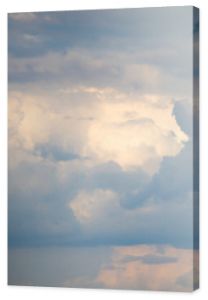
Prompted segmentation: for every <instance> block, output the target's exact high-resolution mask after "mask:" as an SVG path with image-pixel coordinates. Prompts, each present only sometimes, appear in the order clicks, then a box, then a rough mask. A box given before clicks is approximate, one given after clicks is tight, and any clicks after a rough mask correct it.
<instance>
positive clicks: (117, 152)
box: [10, 87, 188, 174]
mask: <svg viewBox="0 0 208 300" xmlns="http://www.w3.org/2000/svg"><path fill="white" fill-rule="evenodd" d="M134 96H135V95H134ZM13 97H14V98H12V99H11V100H10V132H12V131H15V134H13V135H12V134H11V136H10V142H11V143H12V141H13V142H14V139H15V140H17V139H18V140H19V143H21V144H22V145H23V147H25V148H26V149H30V150H34V149H36V148H37V149H44V148H45V149H46V147H47V148H48V147H50V146H51V148H52V149H57V150H56V153H58V152H60V153H66V152H68V153H69V154H70V155H69V156H70V157H73V158H86V159H87V160H90V161H92V162H93V163H94V164H102V163H107V162H109V161H113V162H115V163H116V164H118V165H119V166H120V167H121V168H122V169H123V170H129V169H135V168H141V169H143V170H144V171H145V172H147V173H149V174H154V173H155V172H156V171H157V170H158V168H159V166H160V162H161V160H162V159H163V157H166V156H175V155H177V154H178V153H179V152H180V151H181V149H182V148H183V145H184V143H185V142H186V141H187V140H188V136H187V135H186V134H185V133H184V132H183V131H182V130H181V129H180V127H179V126H178V124H177V122H176V119H175V117H174V115H173V108H174V104H173V103H172V102H171V101H167V102H166V103H165V101H164V99H162V100H161V101H160V99H159V97H154V96H151V95H150V96H149V97H148V96H146V97H144V99H140V98H139V99H137V98H135V99H134V98H133V99H132V96H131V95H128V94H124V93H122V94H120V93H119V92H117V91H116V90H111V89H107V90H106V89H96V88H93V87H91V88H84V87H80V89H78V90H75V91H73V90H72V91H71V93H70V94H69V95H68V96H65V97H66V99H65V104H64V105H63V106H62V108H57V104H56V103H57V102H56V100H54V102H53V97H52V99H50V102H49V100H48V102H47V101H46V100H45V99H41V97H35V96H31V95H27V94H26V95H25V94H20V95H18V94H17V95H14V96H13ZM42 97H43V96H42ZM57 97H58V95H57ZM68 97H69V98H68ZM77 97H78V99H79V101H76V102H75V99H76V98H77ZM88 97H89V98H88ZM135 97H136V96H135ZM137 97H138V96H137ZM84 99H85V100H84ZM87 99H89V101H87ZM81 100H82V101H83V102H82V104H81ZM17 106H18V109H17ZM13 138H14V139H13ZM41 145H42V146H41ZM44 145H45V146H44ZM58 148H61V150H60V151H59V150H58ZM52 151H53V150H52ZM40 152H41V151H40ZM46 152H47V151H46ZM46 152H45V153H46ZM53 153H54V152H53ZM40 154H41V153H40ZM52 156H54V155H53V154H52ZM55 156H56V155H55ZM62 156H63V155H62ZM65 157H66V156H65ZM70 157H69V159H70Z"/></svg>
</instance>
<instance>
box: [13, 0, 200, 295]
mask: <svg viewBox="0 0 208 300" xmlns="http://www.w3.org/2000/svg"><path fill="white" fill-rule="evenodd" d="M198 48H199V12H198V9H197V8H194V7H191V6H184V7H161V8H135V9H107V10H85V11H56V12H23V13H10V14H9V15H8V98H9V100H8V106H9V115H8V117H9V124H8V125H9V126H8V127H9V137H8V148H9V161H8V181H9V182H8V284H9V285H21V286H22V285H24V286H51V287H72V288H102V289H130V290H157V291H178V292H180V291H181V292H190V291H193V290H195V289H197V288H198V286H199V275H198V274H199V268H198V265H199V264H198V261H199V230H198V223H199V216H198V211H199V104H198V100H199V89H198V86H199V63H198V62H199V54H198Z"/></svg>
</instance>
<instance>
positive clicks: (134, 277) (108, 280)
mask: <svg viewBox="0 0 208 300" xmlns="http://www.w3.org/2000/svg"><path fill="white" fill-rule="evenodd" d="M130 253H131V255H132V258H133V257H134V258H135V260H133V259H131V260H129V261H128V257H129V254H130ZM155 253H157V250H156V249H155V248H154V246H152V247H147V246H134V247H126V248H125V247H121V248H114V253H113V255H112V267H111V266H106V267H105V266H104V267H103V269H102V270H101V271H100V273H99V275H98V276H97V279H96V280H97V281H98V282H99V283H102V284H103V287H106V288H119V289H143V290H166V291H173V290H174V291H191V290H193V270H191V269H190V263H191V259H192V251H191V250H182V249H174V248H171V247H166V248H165V253H164V254H163V256H159V257H160V260H161V261H162V262H161V263H157V261H158V262H159V260H158V256H157V255H156V254H155ZM138 254H139V257H141V259H139V260H138V259H137V258H138ZM140 254H141V255H140ZM170 255H171V256H170ZM172 255H173V256H172ZM142 257H143V259H142ZM150 257H151V259H150ZM147 258H148V259H147ZM171 259H172V260H171ZM144 260H146V263H144ZM150 261H151V262H150ZM153 261H154V263H152V262H153ZM149 262H150V263H149ZM186 272H189V274H190V276H189V278H187V281H186V285H184V284H183V285H182V284H181V285H178V284H177V282H176V281H177V280H178V278H180V276H183V274H184V273H186Z"/></svg>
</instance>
